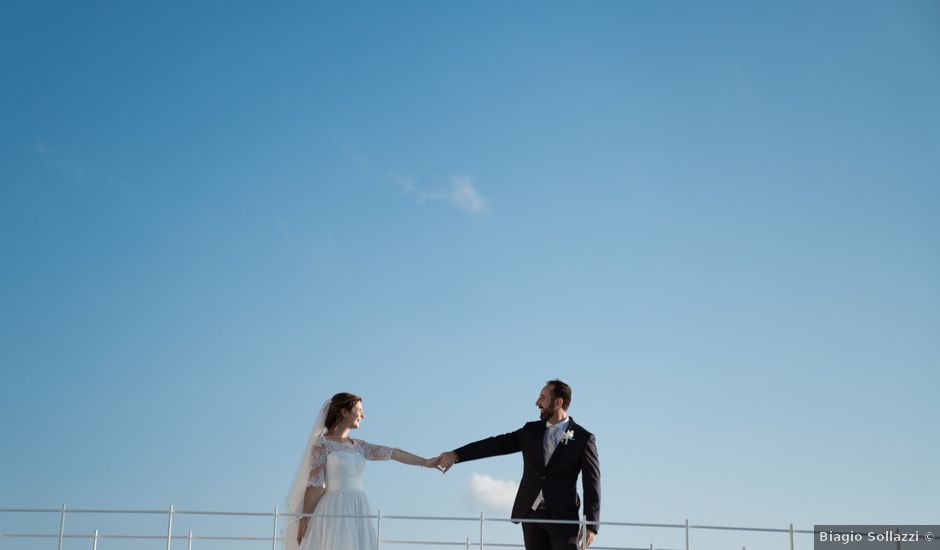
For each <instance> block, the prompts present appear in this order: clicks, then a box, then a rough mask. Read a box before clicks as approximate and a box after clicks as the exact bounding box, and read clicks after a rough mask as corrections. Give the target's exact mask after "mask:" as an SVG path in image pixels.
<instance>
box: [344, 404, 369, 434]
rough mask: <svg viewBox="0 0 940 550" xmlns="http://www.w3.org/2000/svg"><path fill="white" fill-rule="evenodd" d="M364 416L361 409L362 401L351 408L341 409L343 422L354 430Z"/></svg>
mask: <svg viewBox="0 0 940 550" xmlns="http://www.w3.org/2000/svg"><path fill="white" fill-rule="evenodd" d="M365 417H366V414H365V413H364V412H363V411H362V401H359V402H358V403H356V404H355V405H353V408H351V409H349V410H345V411H343V422H344V423H345V424H346V426H347V427H348V428H349V429H351V430H355V429H356V428H358V427H359V423H360V422H362V420H363V419H364V418H365Z"/></svg>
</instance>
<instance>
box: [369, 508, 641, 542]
mask: <svg viewBox="0 0 940 550" xmlns="http://www.w3.org/2000/svg"><path fill="white" fill-rule="evenodd" d="M382 517H385V516H382ZM382 544H425V545H428V546H466V545H467V543H466V542H464V541H461V542H443V541H433V540H391V539H382ZM470 544H476V545H478V546H479V544H480V543H479V542H476V543H473V542H471V543H470ZM487 546H492V545H491V544H489V543H487ZM646 550H649V549H648V548H647V549H646Z"/></svg>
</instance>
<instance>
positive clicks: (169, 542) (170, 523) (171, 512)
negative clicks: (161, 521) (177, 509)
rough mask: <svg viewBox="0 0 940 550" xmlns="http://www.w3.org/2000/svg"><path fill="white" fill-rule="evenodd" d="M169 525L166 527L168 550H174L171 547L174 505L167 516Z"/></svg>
mask: <svg viewBox="0 0 940 550" xmlns="http://www.w3.org/2000/svg"><path fill="white" fill-rule="evenodd" d="M167 517H168V518H169V519H167V525H166V550H172V548H171V546H172V544H173V505H172V504H171V505H170V513H169V514H168V516H167Z"/></svg>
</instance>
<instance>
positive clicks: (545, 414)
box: [539, 408, 555, 421]
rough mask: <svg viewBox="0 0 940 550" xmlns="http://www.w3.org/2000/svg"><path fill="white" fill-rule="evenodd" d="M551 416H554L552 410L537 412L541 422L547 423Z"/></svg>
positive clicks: (553, 410)
mask: <svg viewBox="0 0 940 550" xmlns="http://www.w3.org/2000/svg"><path fill="white" fill-rule="evenodd" d="M553 414H555V409H553V408H547V409H541V410H540V412H539V418H541V419H542V421H547V420H548V419H549V418H551V417H552V415H553Z"/></svg>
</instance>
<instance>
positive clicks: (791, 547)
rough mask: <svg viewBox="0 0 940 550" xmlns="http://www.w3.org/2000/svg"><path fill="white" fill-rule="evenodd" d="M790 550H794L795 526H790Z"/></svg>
mask: <svg viewBox="0 0 940 550" xmlns="http://www.w3.org/2000/svg"><path fill="white" fill-rule="evenodd" d="M790 550H793V524H792V523H791V524H790Z"/></svg>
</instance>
